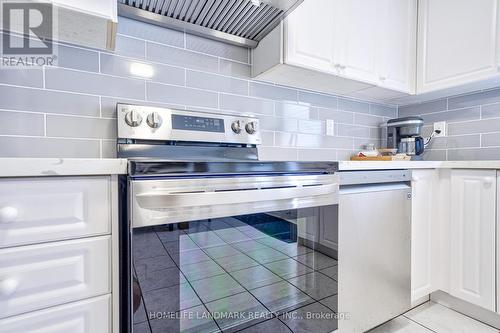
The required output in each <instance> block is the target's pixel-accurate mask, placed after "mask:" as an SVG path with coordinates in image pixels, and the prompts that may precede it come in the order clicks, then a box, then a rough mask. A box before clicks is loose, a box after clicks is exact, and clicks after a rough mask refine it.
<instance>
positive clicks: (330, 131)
mask: <svg viewBox="0 0 500 333" xmlns="http://www.w3.org/2000/svg"><path fill="white" fill-rule="evenodd" d="M326 135H328V136H334V135H335V122H334V121H333V119H327V120H326Z"/></svg>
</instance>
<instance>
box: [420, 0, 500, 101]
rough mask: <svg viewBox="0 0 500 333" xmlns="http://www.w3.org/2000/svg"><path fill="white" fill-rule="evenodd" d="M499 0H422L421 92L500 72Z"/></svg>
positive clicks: (456, 84) (476, 79)
mask: <svg viewBox="0 0 500 333" xmlns="http://www.w3.org/2000/svg"><path fill="white" fill-rule="evenodd" d="M498 2H499V1H498V0H481V1H470V0H439V1H435V0H420V1H419V15H418V46H417V50H418V59H417V64H418V68H417V92H418V93H424V92H429V91H434V90H439V89H443V88H448V87H453V86H458V85H461V84H464V83H470V82H473V81H478V80H482V79H485V78H489V77H491V76H494V75H496V74H497V39H498V36H497V35H498V33H497V19H498Z"/></svg>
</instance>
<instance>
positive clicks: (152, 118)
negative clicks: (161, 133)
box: [146, 112, 162, 128]
mask: <svg viewBox="0 0 500 333" xmlns="http://www.w3.org/2000/svg"><path fill="white" fill-rule="evenodd" d="M146 122H147V123H148V125H149V127H152V128H158V127H160V126H161V123H162V119H161V116H160V115H159V114H158V112H153V113H150V114H149V115H148V118H147V119H146Z"/></svg>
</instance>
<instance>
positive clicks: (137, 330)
mask: <svg viewBox="0 0 500 333" xmlns="http://www.w3.org/2000/svg"><path fill="white" fill-rule="evenodd" d="M134 333H151V330H150V329H149V323H148V322H147V321H146V322H144V323H140V324H136V325H134Z"/></svg>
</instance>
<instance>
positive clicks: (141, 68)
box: [130, 62, 155, 79]
mask: <svg viewBox="0 0 500 333" xmlns="http://www.w3.org/2000/svg"><path fill="white" fill-rule="evenodd" d="M130 74H132V75H135V76H140V77H144V78H147V79H149V78H152V77H153V75H154V74H155V71H154V69H153V67H152V66H150V65H148V64H143V63H141V62H134V63H132V64H131V65H130Z"/></svg>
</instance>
